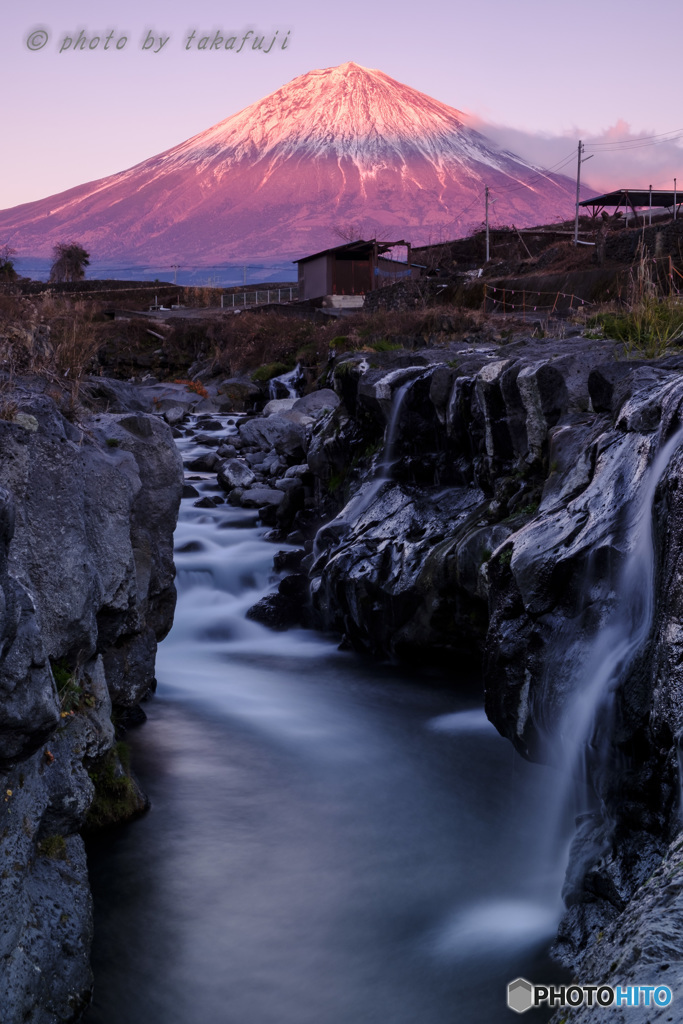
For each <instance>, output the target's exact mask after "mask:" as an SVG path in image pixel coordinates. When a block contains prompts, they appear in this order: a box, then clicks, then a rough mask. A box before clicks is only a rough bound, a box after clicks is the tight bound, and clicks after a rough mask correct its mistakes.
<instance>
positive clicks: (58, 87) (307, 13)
mask: <svg viewBox="0 0 683 1024" xmlns="http://www.w3.org/2000/svg"><path fill="white" fill-rule="evenodd" d="M678 15H679V5H678V3H676V2H674V0H651V2H650V3H649V4H648V5H647V7H646V8H644V9H643V10H642V12H641V20H640V22H639V25H638V28H637V30H635V29H634V28H633V27H632V25H630V22H631V21H632V20H633V17H632V15H631V14H630V13H629V9H628V8H627V7H626V6H625V5H624V4H623V3H621V2H617V0H598V2H597V3H596V2H595V0H575V2H574V3H572V4H562V5H559V4H557V3H553V2H552V0H518V2H516V3H514V2H511V0H480V2H478V3H476V4H475V3H472V2H470V3H468V4H458V3H457V0H430V2H428V3H418V2H414V0H413V2H408V0H398V2H396V0H394V2H393V3H388V2H386V0H385V2H383V3H382V2H378V0H344V2H341V3H333V4H323V3H320V2H315V3H314V2H312V0H290V2H288V3H282V2H279V3H275V2H274V0H259V2H258V3H254V4H247V3H243V4H236V3H231V4H226V3H223V2H218V0H191V2H188V3H187V4H184V3H173V4H172V5H171V4H170V3H169V2H168V0H116V2H109V3H104V2H103V0H87V2H86V0H60V2H59V3H58V4H57V3H55V2H54V0H29V2H24V3H22V4H21V7H19V5H16V6H13V8H12V9H9V10H8V9H7V8H6V7H5V9H4V10H3V11H2V13H0V26H1V31H0V67H2V69H3V76H2V77H3V83H4V101H3V104H2V110H1V112H0V123H1V126H2V151H3V159H2V161H1V162H0V168H1V169H0V209H3V208H6V207H10V206H15V205H17V204H19V203H23V202H29V201H31V200H33V199H39V198H42V197H44V196H46V195H51V194H53V193H56V192H60V191H63V190H65V189H67V188H71V187H72V186H75V185H78V184H81V183H83V182H86V181H91V180H93V179H96V178H100V177H103V176H105V175H108V174H112V173H114V172H116V171H120V170H123V169H125V168H126V167H130V166H132V165H133V164H135V163H138V162H139V161H141V160H144V159H146V158H147V157H149V156H152V155H154V154H155V153H158V152H161V151H162V150H164V149H168V148H169V147H171V146H174V145H176V144H177V143H179V142H182V141H183V140H184V139H186V138H189V137H190V136H192V135H195V134H196V133H197V132H200V131H203V130H204V129H205V128H208V127H209V126H211V125H212V124H215V123H216V122H217V121H220V120H222V119H223V118H225V117H228V116H229V115H230V114H233V113H235V112H236V111H238V110H241V109H242V108H243V107H245V106H247V105H248V104H249V103H252V102H254V101H255V100H258V99H260V98H262V97H263V96H265V95H267V94H268V93H270V92H272V91H273V90H275V89H277V88H279V87H280V86H281V85H283V84H284V83H285V82H288V81H290V80H291V79H292V78H295V77H296V76H297V75H300V74H303V73H305V72H307V71H310V70H311V69H313V68H320V67H330V66H333V65H337V64H341V63H344V62H345V61H348V60H353V61H355V62H356V63H358V64H362V65H365V66H366V67H376V68H380V69H381V70H382V71H385V72H386V73H387V74H389V75H391V76H392V77H394V78H396V79H398V80H399V81H402V82H405V83H406V84H408V85H410V86H412V87H414V88H416V89H420V90H421V91H422V92H425V93H428V94H429V95H431V96H434V97H435V98H436V99H438V100H441V101H443V102H445V103H448V104H450V105H451V106H454V107H456V108H458V109H459V110H462V111H464V112H466V113H468V114H470V115H472V117H473V119H472V121H471V122H470V123H472V124H473V125H474V126H475V127H478V128H479V129H480V130H481V131H483V132H484V133H486V134H489V135H491V137H493V138H494V139H496V141H498V142H500V143H502V144H504V145H506V146H507V147H508V148H511V149H513V150H514V151H516V152H518V153H519V154H520V155H521V156H524V157H526V158H528V159H532V160H535V161H537V162H539V163H541V164H542V165H544V166H550V165H551V164H554V163H556V162H557V161H559V160H560V159H561V158H562V157H564V156H565V155H567V154H570V153H571V152H572V150H575V149H576V144H577V141H578V139H579V138H580V137H583V138H584V139H592V140H598V141H605V140H607V139H612V138H616V139H619V140H621V139H625V138H628V137H629V135H630V136H641V135H642V136H649V135H654V134H656V133H664V132H672V131H674V130H676V129H679V128H680V129H682V130H683V114H681V112H680V104H679V103H678V102H677V98H678V89H677V84H678V83H677V81H676V75H675V72H676V70H677V69H678V67H679V60H680V30H679V28H678V22H679V17H678ZM648 23H649V24H651V25H652V29H648ZM37 29H45V30H47V32H48V34H49V41H48V42H47V44H46V45H45V47H44V48H42V49H40V50H36V51H30V50H29V49H28V46H27V39H28V37H29V36H30V35H31V33H33V32H34V31H35V30H37ZM193 29H194V30H196V32H197V37H196V38H199V37H200V36H202V35H207V34H210V35H211V36H212V37H213V35H214V33H215V32H216V31H219V32H220V33H221V34H223V35H228V34H237V33H238V32H239V33H240V34H243V33H244V31H246V30H247V29H253V30H255V32H256V34H257V35H265V36H266V42H265V43H264V46H267V45H268V42H269V41H270V39H271V38H272V36H273V34H274V33H275V31H276V30H277V31H278V33H279V34H278V36H277V38H276V42H275V45H274V46H273V48H272V49H271V51H270V53H268V54H263V53H260V52H252V51H250V50H247V49H245V50H244V51H243V52H242V53H241V54H236V53H230V52H227V53H226V52H225V51H223V52H218V51H215V50H214V51H213V52H208V51H202V52H199V51H197V50H196V49H194V50H192V49H191V50H187V49H186V48H185V44H186V39H187V36H188V34H189V32H190V31H191V30H193ZM81 30H83V32H84V33H85V37H86V39H87V40H88V42H91V41H92V40H93V39H94V38H95V37H99V38H100V43H99V45H98V47H97V48H95V49H93V50H90V51H82V50H78V51H74V49H73V48H69V49H65V50H64V52H61V53H60V52H59V50H60V47H63V46H64V39H65V37H66V36H68V37H71V38H77V37H78V34H79V32H80V31H81ZM288 30H289V33H290V34H289V37H288V47H287V49H286V50H284V51H283V50H282V49H281V47H280V40H281V39H282V38H284V37H285V35H286V33H287V31H288ZM110 32H113V33H114V35H113V36H112V37H111V41H110V43H109V49H108V50H107V51H106V52H105V51H104V49H103V46H104V41H105V39H106V37H107V36H108V34H109V33H110ZM150 32H151V33H152V34H153V35H154V36H155V37H159V36H162V37H164V38H166V37H168V41H167V42H166V43H165V44H164V47H163V48H162V49H161V51H160V52H154V50H155V49H156V48H157V47H158V42H157V43H156V46H155V47H154V48H151V49H149V50H147V51H143V50H142V49H141V44H142V41H143V40H144V39H145V38H146V37H147V36H148V33H150ZM123 35H125V36H126V37H127V42H126V43H125V46H124V47H123V48H122V49H120V50H118V51H117V50H116V49H115V48H114V44H115V43H116V41H117V40H120V38H121V37H122V36H123ZM35 38H36V39H37V38H38V37H35ZM609 149H610V147H600V148H599V150H598V149H596V152H599V155H596V156H595V157H594V158H593V159H592V160H591V161H590V164H589V165H588V166H587V167H586V168H585V169H584V174H585V177H586V180H588V181H590V182H594V183H595V184H596V185H597V186H598V187H600V188H603V187H604V188H607V187H610V186H617V185H620V184H626V185H629V184H630V185H638V186H643V187H646V186H647V185H649V184H652V185H653V186H654V187H664V188H666V187H671V178H672V177H673V175H674V174H678V178H679V182H683V147H682V146H681V144H680V142H673V143H672V142H668V143H665V144H663V145H660V144H657V145H649V146H643V147H641V148H636V149H631V148H629V147H621V148H619V147H617V148H616V149H615V151H614V152H610V151H609ZM589 151H590V150H589ZM563 170H565V171H566V173H569V174H570V175H573V174H574V173H575V165H574V164H572V163H569V164H568V165H567V166H566V167H565V168H563Z"/></svg>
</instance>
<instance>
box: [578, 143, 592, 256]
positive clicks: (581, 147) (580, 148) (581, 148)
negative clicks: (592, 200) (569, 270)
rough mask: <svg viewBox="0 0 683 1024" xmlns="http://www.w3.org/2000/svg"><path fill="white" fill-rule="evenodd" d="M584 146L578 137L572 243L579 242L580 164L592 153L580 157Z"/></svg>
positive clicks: (589, 157) (588, 158)
mask: <svg viewBox="0 0 683 1024" xmlns="http://www.w3.org/2000/svg"><path fill="white" fill-rule="evenodd" d="M585 148H586V147H585V146H584V144H583V142H581V140H580V139H579V157H578V162H577V165H576V217H575V219H574V245H578V244H579V200H580V199H581V164H585V162H586V160H590V159H591V157H592V156H593V155H594V154H593V153H591V155H590V156H587V157H586V158H585V159H581V158H582V156H583V151H584V149H585Z"/></svg>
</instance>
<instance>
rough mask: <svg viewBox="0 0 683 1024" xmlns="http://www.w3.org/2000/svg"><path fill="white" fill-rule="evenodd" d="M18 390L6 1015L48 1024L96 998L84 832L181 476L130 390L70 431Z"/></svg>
mask: <svg viewBox="0 0 683 1024" xmlns="http://www.w3.org/2000/svg"><path fill="white" fill-rule="evenodd" d="M114 390H115V391H116V389H114ZM119 390H121V389H119ZM124 390H125V389H124ZM106 393H107V394H108V392H106ZM122 393H123V392H122ZM22 394H23V398H22V412H21V414H20V416H18V417H17V418H16V420H15V421H13V422H12V421H9V420H3V421H0V610H1V614H0V638H1V640H2V644H1V646H0V761H1V764H2V767H1V769H0V776H1V779H0V783H1V785H0V790H1V791H2V792H3V793H4V796H3V798H2V801H0V808H1V810H0V817H2V819H3V823H2V828H1V829H0V860H2V863H3V865H4V869H3V871H2V872H1V873H0V875H1V877H0V922H1V923H0V964H2V970H1V971H0V1008H1V1009H0V1016H2V1019H3V1021H4V1020H6V1021H7V1022H11V1024H14V1022H19V1021H29V1022H34V1024H48V1022H53V1021H56V1020H60V1021H70V1020H75V1019H76V1018H78V1017H79V1016H80V1013H81V1011H82V1010H83V1009H84V1007H85V1005H86V1003H87V1002H88V1000H89V996H90V990H91V986H92V977H91V974H90V969H89V965H88V957H89V947H90V941H91V934H92V908H91V900H90V894H89V889H88V882H87V872H86V865H85V856H84V851H83V843H82V840H81V839H80V837H79V836H78V832H79V831H80V829H81V828H82V827H83V825H84V822H85V820H86V816H87V814H88V812H89V808H90V806H91V803H92V800H93V795H94V792H95V789H94V785H93V781H92V779H91V772H92V766H93V765H95V764H96V763H98V762H100V761H101V760H102V759H103V758H105V757H107V756H108V755H109V753H110V751H111V749H112V745H113V742H114V729H113V726H112V722H111V713H112V700H113V701H114V702H115V703H117V704H118V705H120V706H121V705H122V706H134V705H136V704H137V702H138V701H139V700H140V699H141V697H143V696H144V695H145V694H146V693H147V692H149V691H150V690H151V689H153V687H154V685H155V681H154V658H155V652H156V644H157V641H158V640H159V639H161V638H162V637H163V636H164V635H165V633H166V632H167V631H168V629H169V628H170V625H171V621H172V617H173V609H174V604H175V588H174V585H173V576H174V568H173V547H172V544H173V529H174V526H175V520H176V516H177V510H178V505H179V502H180V494H181V489H182V486H183V484H182V466H181V460H180V456H179V455H178V452H177V449H176V447H175V444H174V442H173V438H172V435H171V428H170V427H169V426H168V425H167V424H166V423H165V422H163V421H162V420H161V419H160V418H159V417H157V416H150V415H145V414H144V413H141V412H139V411H136V410H135V403H134V402H131V401H130V396H129V395H127V394H126V406H127V408H126V411H123V412H120V413H118V414H101V415H94V416H91V417H89V418H87V419H85V420H83V422H82V423H81V424H80V425H76V424H74V423H70V422H68V421H66V420H65V419H64V418H63V417H62V416H61V414H60V413H59V412H58V411H57V409H56V407H55V405H54V403H53V402H52V401H51V400H49V399H46V398H44V397H39V396H35V395H31V393H30V391H26V392H23V393H22ZM131 410H132V411H131Z"/></svg>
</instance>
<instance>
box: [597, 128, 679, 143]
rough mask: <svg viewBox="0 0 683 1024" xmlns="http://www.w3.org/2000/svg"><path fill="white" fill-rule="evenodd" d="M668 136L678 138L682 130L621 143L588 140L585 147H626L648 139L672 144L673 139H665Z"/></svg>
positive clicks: (624, 140)
mask: <svg viewBox="0 0 683 1024" xmlns="http://www.w3.org/2000/svg"><path fill="white" fill-rule="evenodd" d="M668 135H673V136H675V137H676V138H679V137H680V136H681V135H683V128H674V129H672V131H670V132H660V134H659V135H639V136H638V137H637V138H635V139H622V140H621V141H619V140H617V139H614V140H610V141H609V142H591V140H590V139H588V141H587V143H586V145H588V146H627V145H629V144H630V143H634V142H646V141H648V140H649V139H661V140H662V141H663V142H667V141H668V142H673V141H675V139H667V138H666V136H668ZM653 145H658V143H656V142H655V143H653Z"/></svg>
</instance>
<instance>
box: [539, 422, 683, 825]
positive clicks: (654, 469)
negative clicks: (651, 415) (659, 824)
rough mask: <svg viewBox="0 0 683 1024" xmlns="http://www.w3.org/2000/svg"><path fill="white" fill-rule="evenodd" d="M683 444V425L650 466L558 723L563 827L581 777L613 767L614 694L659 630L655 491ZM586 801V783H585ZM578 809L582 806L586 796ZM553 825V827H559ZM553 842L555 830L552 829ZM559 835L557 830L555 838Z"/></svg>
mask: <svg viewBox="0 0 683 1024" xmlns="http://www.w3.org/2000/svg"><path fill="white" fill-rule="evenodd" d="M681 444H683V427H679V428H678V429H677V430H676V431H675V433H674V434H673V436H672V437H670V438H669V440H668V441H666V443H665V444H663V445H662V446H661V447H660V449H659V451H658V452H657V454H656V455H655V457H654V459H653V461H652V464H651V466H650V467H649V468H648V470H647V471H646V473H645V476H644V479H643V482H642V484H641V487H640V493H639V494H638V496H637V500H636V501H635V502H634V505H633V509H632V510H630V511H629V513H628V516H627V524H626V537H627V543H628V550H627V554H626V558H625V560H624V563H623V566H622V568H621V572H620V574H619V579H618V581H617V585H616V588H615V594H614V600H613V603H612V605H611V607H610V609H609V611H608V614H607V619H606V622H605V623H604V624H603V626H602V628H600V629H599V631H598V632H597V633H596V635H595V636H594V638H593V640H592V641H591V642H590V643H589V645H588V648H587V650H586V652H585V656H584V658H583V659H582V661H581V664H580V666H579V669H578V672H577V673H576V674H575V676H574V679H573V683H572V685H571V688H570V690H569V693H570V698H569V700H568V702H567V705H566V708H565V711H564V713H563V715H562V720H561V722H560V726H559V730H558V739H559V749H560V752H561V753H560V758H559V765H558V766H559V770H560V786H558V788H557V790H556V793H555V806H556V808H557V811H558V815H557V816H556V825H555V832H556V833H557V832H558V831H559V828H560V826H559V824H558V822H559V815H561V814H562V813H564V812H566V810H567V807H568V806H569V804H570V801H573V800H575V797H576V792H577V789H576V783H577V782H580V781H581V778H582V777H583V776H584V775H585V774H586V773H585V772H584V771H583V766H582V761H584V760H586V761H587V762H588V763H589V764H590V767H589V768H588V773H589V774H591V775H592V776H593V779H594V780H595V776H596V774H599V773H600V772H601V771H602V770H603V769H604V767H605V766H606V764H607V762H608V760H609V758H610V756H611V754H612V744H613V734H612V728H613V718H614V715H613V705H614V698H615V695H616V693H617V691H618V689H619V687H620V686H621V685H622V684H623V682H624V681H625V679H626V678H627V676H628V673H629V670H630V669H631V667H632V666H633V663H634V660H635V658H636V657H637V655H638V654H639V652H640V651H642V649H643V647H644V645H645V643H646V641H647V639H648V637H649V635H650V632H651V629H652V620H653V610H654V598H655V550H654V538H653V528H652V515H653V504H654V496H655V491H656V489H657V486H658V484H659V482H660V480H661V479H662V477H663V475H664V473H665V472H666V470H667V467H668V465H669V463H670V461H671V458H672V456H673V455H674V453H675V452H676V450H677V449H678V448H679V447H680V445H681ZM584 800H585V790H584ZM577 809H578V810H579V811H580V810H582V809H587V808H585V807H584V808H582V807H581V804H580V802H579V803H578V804H577ZM551 831H552V830H551ZM550 838H551V841H552V839H553V836H552V835H551V837H550ZM555 838H556V837H555Z"/></svg>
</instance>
